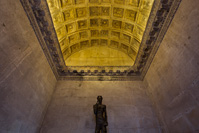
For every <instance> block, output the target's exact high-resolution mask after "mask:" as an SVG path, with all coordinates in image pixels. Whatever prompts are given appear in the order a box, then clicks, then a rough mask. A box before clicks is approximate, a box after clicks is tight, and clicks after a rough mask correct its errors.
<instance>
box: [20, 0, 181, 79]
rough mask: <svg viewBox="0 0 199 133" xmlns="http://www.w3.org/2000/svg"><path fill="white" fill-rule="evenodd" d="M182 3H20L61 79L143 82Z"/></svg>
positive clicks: (87, 0) (60, 0) (117, 0)
mask: <svg viewBox="0 0 199 133" xmlns="http://www.w3.org/2000/svg"><path fill="white" fill-rule="evenodd" d="M180 2H181V0H21V3H22V5H23V7H24V10H25V11H26V14H27V16H28V18H29V20H30V23H31V25H32V27H33V29H34V31H35V34H36V36H37V38H38V40H39V42H40V44H41V47H42V49H43V51H44V54H45V55H46V57H47V60H48V62H49V64H50V66H51V68H52V71H53V72H54V74H55V76H56V78H57V79H60V80H142V79H143V78H144V76H145V74H146V73H147V70H148V68H149V67H150V64H151V62H152V60H153V57H154V56H155V53H156V52H157V50H158V47H159V45H160V44H161V41H162V39H163V37H164V35H165V33H166V31H167V29H168V27H169V25H170V23H171V21H172V19H173V16H174V14H175V12H176V10H177V8H178V6H179V4H180Z"/></svg>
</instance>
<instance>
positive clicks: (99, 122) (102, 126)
mask: <svg viewBox="0 0 199 133" xmlns="http://www.w3.org/2000/svg"><path fill="white" fill-rule="evenodd" d="M102 99H103V98H102V96H98V97H97V103H96V104H95V105H93V110H94V114H95V116H96V127H95V133H100V131H101V133H107V130H106V126H108V122H107V113H106V105H103V104H102Z"/></svg>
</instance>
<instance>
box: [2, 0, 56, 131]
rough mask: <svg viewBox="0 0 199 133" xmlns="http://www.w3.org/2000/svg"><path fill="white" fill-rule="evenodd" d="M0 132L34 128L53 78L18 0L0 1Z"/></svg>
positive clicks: (47, 101)
mask: <svg viewBox="0 0 199 133" xmlns="http://www.w3.org/2000/svg"><path fill="white" fill-rule="evenodd" d="M0 16H1V19H0V38H1V39H0V62H1V64H0V132H1V133H35V132H38V130H39V127H40V124H41V122H42V119H43V117H44V114H45V111H46V107H47V104H48V103H49V100H50V97H51V94H52V92H53V89H54V86H55V84H56V79H55V77H54V75H53V73H52V70H51V68H50V67H49V64H48V62H47V60H46V58H45V56H44V54H43V51H42V49H41V47H40V45H39V42H38V40H37V38H36V36H35V34H34V31H33V29H32V27H31V25H30V23H29V20H28V18H27V16H26V14H25V12H24V10H23V8H22V6H21V3H20V1H12V0H4V1H0Z"/></svg>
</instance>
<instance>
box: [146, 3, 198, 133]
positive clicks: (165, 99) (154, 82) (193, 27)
mask: <svg viewBox="0 0 199 133" xmlns="http://www.w3.org/2000/svg"><path fill="white" fill-rule="evenodd" d="M198 37H199V1H198V0H182V3H181V5H180V7H179V9H178V11H177V13H176V15H175V17H174V19H173V22H172V23H171V25H170V28H169V30H168V32H167V33H166V36H165V37H164V40H163V42H162V44H161V46H160V48H159V50H158V52H157V54H156V56H155V58H154V60H153V62H152V65H151V67H150V69H149V71H148V73H147V75H146V77H145V81H144V82H145V83H146V84H147V85H148V89H149V92H150V95H151V97H152V99H153V100H154V102H155V103H156V107H157V111H158V112H159V113H160V116H162V119H163V122H165V124H164V126H165V129H166V128H167V129H168V131H169V132H172V133H174V132H175V133H177V132H179V133H182V132H193V131H199V101H198V97H199V87H198V86H199V40H198V39H199V38H198ZM160 118H161V117H160Z"/></svg>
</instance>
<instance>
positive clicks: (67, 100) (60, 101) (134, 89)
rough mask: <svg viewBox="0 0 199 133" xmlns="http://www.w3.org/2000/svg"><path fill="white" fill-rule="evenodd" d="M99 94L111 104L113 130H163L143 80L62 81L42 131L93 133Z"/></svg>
mask: <svg viewBox="0 0 199 133" xmlns="http://www.w3.org/2000/svg"><path fill="white" fill-rule="evenodd" d="M98 95H102V96H103V104H105V105H106V106H107V113H108V122H109V126H108V132H109V133H128V132H129V133H130V132H131V133H132V132H139V133H142V132H141V130H143V132H145V130H146V129H148V128H150V130H153V131H154V133H156V132H157V133H158V132H160V131H159V130H157V129H159V123H158V120H157V117H156V115H155V114H154V111H153V108H152V105H151V103H150V102H149V101H150V99H149V98H148V96H147V94H146V92H145V88H144V86H143V85H142V82H103V81H102V82H101V81H91V82H88V81H83V82H78V81H58V82H57V86H56V91H55V93H54V95H53V99H52V102H51V104H50V106H49V108H48V111H47V114H46V117H45V119H44V123H43V127H42V129H41V132H42V133H49V132H59V133H62V132H63V133H76V132H77V133H79V132H86V133H90V132H92V133H93V132H94V130H95V117H94V113H93V105H94V104H95V103H96V100H97V99H96V98H97V96H98ZM141 97H142V98H141ZM146 101H147V102H146ZM139 103H140V104H139Z"/></svg>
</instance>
